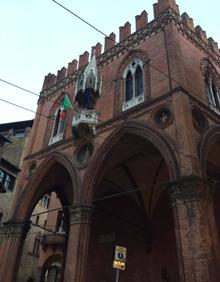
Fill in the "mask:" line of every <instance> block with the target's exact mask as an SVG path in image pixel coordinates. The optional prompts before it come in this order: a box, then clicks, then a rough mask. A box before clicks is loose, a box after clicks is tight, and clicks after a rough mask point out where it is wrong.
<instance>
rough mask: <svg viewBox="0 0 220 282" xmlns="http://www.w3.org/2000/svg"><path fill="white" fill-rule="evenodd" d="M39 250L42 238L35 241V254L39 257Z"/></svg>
mask: <svg viewBox="0 0 220 282" xmlns="http://www.w3.org/2000/svg"><path fill="white" fill-rule="evenodd" d="M39 249H40V236H38V237H37V238H36V239H35V241H34V247H33V254H34V255H39Z"/></svg>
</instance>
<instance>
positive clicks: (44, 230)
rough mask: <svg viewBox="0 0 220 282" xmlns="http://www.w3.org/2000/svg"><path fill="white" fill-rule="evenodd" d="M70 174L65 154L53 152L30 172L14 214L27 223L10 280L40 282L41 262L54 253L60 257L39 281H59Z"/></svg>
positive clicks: (73, 179) (74, 180) (72, 177)
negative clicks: (13, 275)
mask: <svg viewBox="0 0 220 282" xmlns="http://www.w3.org/2000/svg"><path fill="white" fill-rule="evenodd" d="M74 173H75V171H74V170H73V168H72V166H71V162H70V161H69V160H68V157H67V156H64V155H61V154H57V155H54V156H53V157H52V158H51V159H48V160H46V161H45V162H44V163H43V164H42V165H41V166H40V167H39V168H38V169H37V170H36V173H34V174H33V175H32V179H31V180H30V182H29V184H28V185H27V187H26V188H25V190H24V192H23V194H22V196H21V198H20V201H19V203H20V204H18V206H17V208H16V210H15V213H14V214H15V215H16V218H18V219H19V220H25V221H26V222H27V223H28V222H29V224H30V228H29V230H28V232H27V233H26V238H25V240H21V241H20V248H19V252H18V254H15V256H17V263H18V265H17V269H18V273H17V275H16V273H15V278H14V279H15V280H14V281H17V282H21V281H26V280H27V279H28V277H32V278H33V279H34V281H40V277H41V273H42V268H43V266H44V262H45V260H46V259H47V258H48V257H49V256H51V255H52V254H54V253H57V254H58V255H59V256H60V257H62V258H64V259H62V260H59V261H53V264H51V265H50V268H48V269H47V270H48V271H47V275H46V273H44V274H45V275H44V276H43V278H42V279H43V280H41V281H42V282H61V281H63V274H64V267H65V265H64V262H65V255H66V248H67V240H68V232H69V209H68V208H69V206H71V205H72V204H73V199H74V198H75V197H74V189H75V188H76V187H74V186H75V185H77V177H76V175H75V174H74ZM21 203H22V204H21ZM14 217H15V216H14ZM27 262H28V263H27ZM48 267H49V266H48ZM49 274H50V275H49ZM48 277H50V279H49V278H48ZM51 277H52V278H51ZM48 279H49V280H48Z"/></svg>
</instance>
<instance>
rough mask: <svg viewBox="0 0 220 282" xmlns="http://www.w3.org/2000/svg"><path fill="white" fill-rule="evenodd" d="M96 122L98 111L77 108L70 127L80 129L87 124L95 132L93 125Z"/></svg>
mask: <svg viewBox="0 0 220 282" xmlns="http://www.w3.org/2000/svg"><path fill="white" fill-rule="evenodd" d="M97 122H98V113H96V112H95V111H93V110H84V109H83V110H78V111H77V112H75V115H74V117H73V122H72V127H73V128H77V129H80V127H84V126H87V127H88V128H89V129H91V131H92V133H93V134H95V125H96V124H97Z"/></svg>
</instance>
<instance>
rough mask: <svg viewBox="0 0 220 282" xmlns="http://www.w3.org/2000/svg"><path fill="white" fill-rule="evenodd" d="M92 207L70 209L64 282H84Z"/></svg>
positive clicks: (84, 206)
mask: <svg viewBox="0 0 220 282" xmlns="http://www.w3.org/2000/svg"><path fill="white" fill-rule="evenodd" d="M92 210H93V207H92V206H88V205H82V206H77V207H72V208H71V215H70V230H69V239H68V246H67V255H66V264H65V272H64V282H85V281H86V272H87V256H88V246H89V235H90V225H91V217H92Z"/></svg>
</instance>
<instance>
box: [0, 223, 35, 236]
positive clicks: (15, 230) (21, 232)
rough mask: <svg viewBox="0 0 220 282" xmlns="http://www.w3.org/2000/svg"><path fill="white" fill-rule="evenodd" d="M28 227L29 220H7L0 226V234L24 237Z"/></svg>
mask: <svg viewBox="0 0 220 282" xmlns="http://www.w3.org/2000/svg"><path fill="white" fill-rule="evenodd" d="M29 229H30V222H29V221H28V222H27V221H25V220H24V221H23V220H9V221H7V222H5V223H4V225H3V227H1V228H0V235H1V236H4V237H22V236H24V237H25V236H26V233H27V232H28V230H29Z"/></svg>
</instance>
